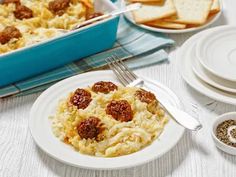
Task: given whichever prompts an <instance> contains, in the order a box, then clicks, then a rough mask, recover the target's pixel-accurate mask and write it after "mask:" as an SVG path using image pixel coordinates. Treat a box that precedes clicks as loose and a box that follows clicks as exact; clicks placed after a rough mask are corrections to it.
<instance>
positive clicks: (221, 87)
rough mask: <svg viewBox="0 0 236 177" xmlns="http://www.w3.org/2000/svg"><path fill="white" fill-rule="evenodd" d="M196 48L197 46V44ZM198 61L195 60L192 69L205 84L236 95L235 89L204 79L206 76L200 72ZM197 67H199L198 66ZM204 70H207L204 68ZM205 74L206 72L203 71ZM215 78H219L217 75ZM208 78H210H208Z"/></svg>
mask: <svg viewBox="0 0 236 177" xmlns="http://www.w3.org/2000/svg"><path fill="white" fill-rule="evenodd" d="M195 46H196V44H195ZM198 62H199V61H198V60H197V59H195V60H194V61H193V62H192V69H193V72H194V73H195V74H196V75H197V76H198V77H199V78H200V79H201V80H203V81H204V82H206V83H207V84H209V85H211V86H213V87H216V88H218V89H220V90H222V91H226V92H230V93H236V89H233V88H228V87H227V86H224V85H220V84H219V83H217V82H216V81H212V80H211V79H210V78H204V76H203V75H202V74H201V73H202V71H199V70H201V69H200V68H199V67H202V65H201V63H200V62H199V63H198ZM196 65H199V66H196ZM202 69H205V68H204V67H203V68H202ZM203 72H204V71H203ZM209 74H212V73H209ZM204 75H207V74H204ZM212 76H213V77H215V78H216V79H217V76H215V75H212ZM207 77H208V76H207ZM219 79H222V78H219Z"/></svg>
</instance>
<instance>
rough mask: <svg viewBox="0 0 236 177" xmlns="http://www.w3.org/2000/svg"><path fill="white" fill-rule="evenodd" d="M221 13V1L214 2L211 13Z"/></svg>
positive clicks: (214, 0) (215, 0)
mask: <svg viewBox="0 0 236 177" xmlns="http://www.w3.org/2000/svg"><path fill="white" fill-rule="evenodd" d="M219 11H220V2H219V0H213V3H212V6H211V11H210V13H211V14H212V13H217V12H219Z"/></svg>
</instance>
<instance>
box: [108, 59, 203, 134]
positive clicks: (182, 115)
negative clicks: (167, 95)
mask: <svg viewBox="0 0 236 177" xmlns="http://www.w3.org/2000/svg"><path fill="white" fill-rule="evenodd" d="M106 62H107V64H108V66H109V67H110V69H111V70H112V71H113V72H114V74H115V75H116V76H117V78H118V79H119V81H120V82H121V84H122V85H124V86H126V87H134V86H136V87H142V88H145V89H146V90H148V88H147V86H146V85H145V81H144V80H142V79H141V78H140V77H138V76H137V75H136V74H134V72H133V71H131V70H130V69H129V68H128V67H127V65H126V64H125V63H124V62H123V61H122V60H120V59H119V58H118V57H117V56H111V57H108V58H106ZM156 96H157V95H156ZM157 99H158V101H159V102H160V103H161V105H162V106H163V108H164V109H165V110H166V111H167V112H168V113H169V114H170V115H171V116H172V117H173V119H174V120H175V121H176V122H178V123H179V124H180V125H182V126H183V127H185V128H187V129H189V130H199V129H201V128H202V125H201V123H200V122H199V121H198V120H196V119H195V118H193V117H192V116H191V115H189V114H188V113H186V112H184V111H182V110H180V109H178V108H176V107H174V106H172V105H171V104H169V103H167V102H166V101H165V100H163V99H161V98H158V97H157Z"/></svg>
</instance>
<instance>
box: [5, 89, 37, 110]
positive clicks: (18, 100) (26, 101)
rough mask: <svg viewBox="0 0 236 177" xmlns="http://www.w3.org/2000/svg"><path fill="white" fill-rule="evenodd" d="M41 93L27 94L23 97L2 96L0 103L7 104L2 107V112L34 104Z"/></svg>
mask: <svg viewBox="0 0 236 177" xmlns="http://www.w3.org/2000/svg"><path fill="white" fill-rule="evenodd" d="M39 94H40V93H38V94H32V95H33V96H32V95H27V96H21V97H9V98H1V99H0V105H5V106H4V108H2V110H1V109H0V111H1V113H3V112H9V111H11V110H13V109H17V108H21V107H25V106H26V105H30V106H31V105H32V104H33V103H34V101H35V100H36V99H37V97H38V96H39Z"/></svg>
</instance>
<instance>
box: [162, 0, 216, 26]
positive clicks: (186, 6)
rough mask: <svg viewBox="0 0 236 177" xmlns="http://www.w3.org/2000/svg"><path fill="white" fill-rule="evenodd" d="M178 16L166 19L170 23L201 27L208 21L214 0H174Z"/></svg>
mask: <svg viewBox="0 0 236 177" xmlns="http://www.w3.org/2000/svg"><path fill="white" fill-rule="evenodd" d="M173 2H174V5H175V7H176V10H177V16H172V17H170V18H167V19H165V21H168V22H174V23H183V24H194V25H201V24H204V23H205V22H206V20H207V17H208V15H209V13H210V10H211V6H212V0H173Z"/></svg>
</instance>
